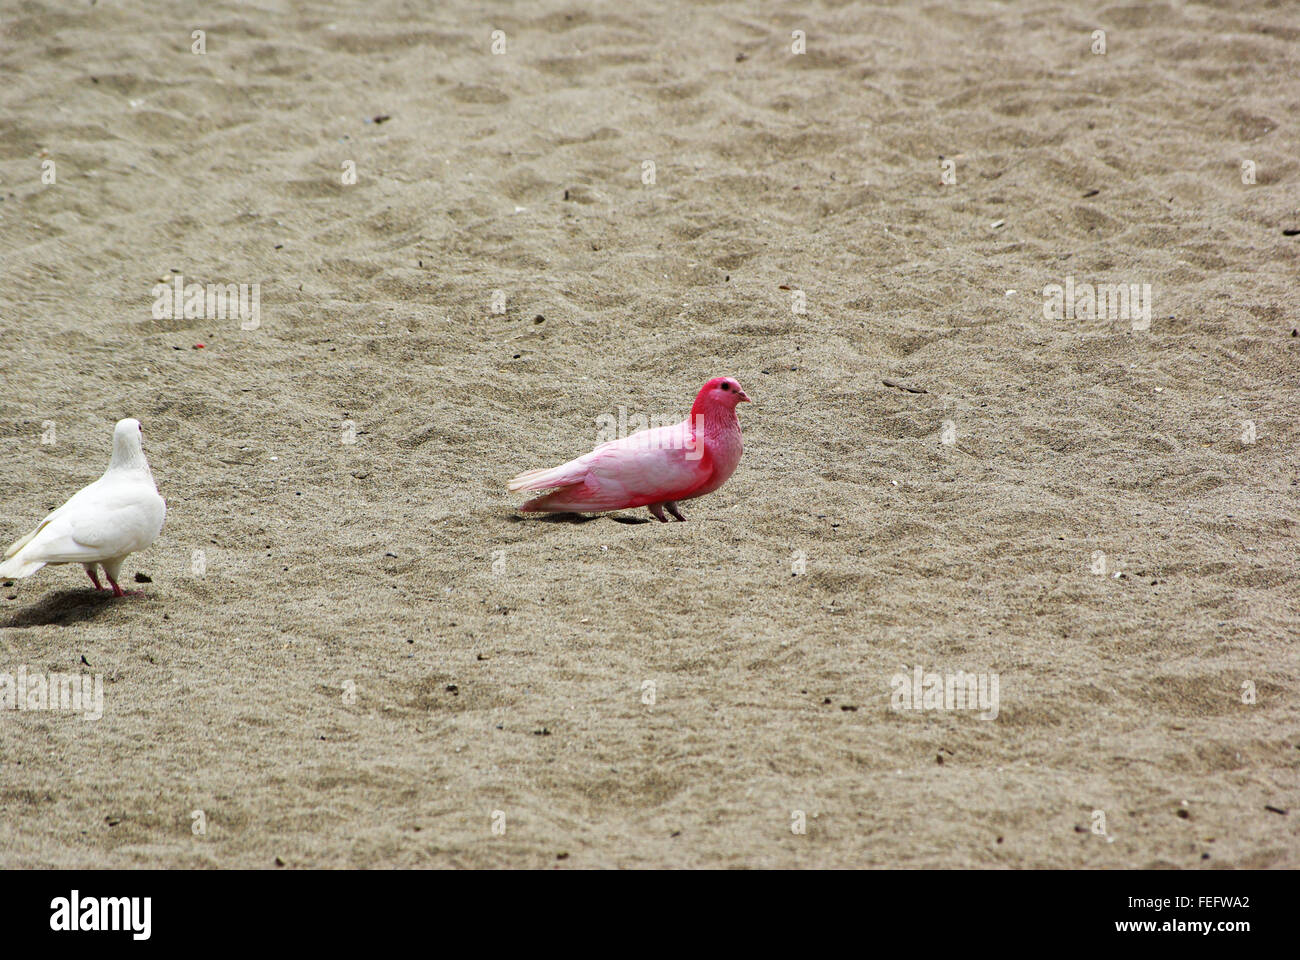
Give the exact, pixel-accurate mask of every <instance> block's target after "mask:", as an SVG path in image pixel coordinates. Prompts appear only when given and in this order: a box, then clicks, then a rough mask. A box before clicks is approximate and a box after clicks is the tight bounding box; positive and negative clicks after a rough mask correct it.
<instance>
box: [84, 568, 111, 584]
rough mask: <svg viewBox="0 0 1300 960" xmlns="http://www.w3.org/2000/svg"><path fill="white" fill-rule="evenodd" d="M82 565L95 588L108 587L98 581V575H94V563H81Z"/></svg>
mask: <svg viewBox="0 0 1300 960" xmlns="http://www.w3.org/2000/svg"><path fill="white" fill-rule="evenodd" d="M82 566H83V567H85V568H86V573H87V574H89V575H90V582H91V583H93V584H94V585H95V589H96V590H107V589H108V587H106V586H104V585H103V584H102V583H100V582H99V577H98V576H96V575H95V564H93V563H83V564H82Z"/></svg>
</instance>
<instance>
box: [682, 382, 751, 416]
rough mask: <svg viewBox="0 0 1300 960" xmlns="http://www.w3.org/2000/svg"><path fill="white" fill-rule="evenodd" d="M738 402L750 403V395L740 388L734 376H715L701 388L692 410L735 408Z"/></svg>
mask: <svg viewBox="0 0 1300 960" xmlns="http://www.w3.org/2000/svg"><path fill="white" fill-rule="evenodd" d="M738 403H749V395H748V394H746V393H745V391H744V390H742V389H740V384H739V383H738V382H737V381H736V380H735V379H734V378H732V377H714V378H713V379H712V380H710V381H709V382H708V383H706V384H705V385H704V386H703V387H701V388H700V392H699V394H698V395H697V396H696V398H695V405H694V406H693V407H691V412H692V413H703V412H704V411H705V410H735V409H736V404H738Z"/></svg>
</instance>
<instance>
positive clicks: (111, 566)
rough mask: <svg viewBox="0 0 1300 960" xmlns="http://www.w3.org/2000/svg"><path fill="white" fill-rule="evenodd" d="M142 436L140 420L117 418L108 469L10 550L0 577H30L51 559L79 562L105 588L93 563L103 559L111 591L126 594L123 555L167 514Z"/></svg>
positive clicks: (145, 540) (145, 542) (151, 536)
mask: <svg viewBox="0 0 1300 960" xmlns="http://www.w3.org/2000/svg"><path fill="white" fill-rule="evenodd" d="M143 436H144V430H143V428H141V426H140V421H139V420H119V421H118V422H117V426H116V427H114V428H113V458H112V459H111V460H110V461H109V462H108V469H107V470H105V471H104V475H103V476H102V477H100V478H99V479H98V480H96V481H95V482H94V483H92V484H90V485H89V486H87V487H83V488H82V489H81V490H78V491H77V493H76V494H75V495H74V496H73V497H72V499H71V500H69V501H68V502H67V503H65V504H64V505H63V506H61V507H59V509H57V510H55V511H54V512H53V513H51V514H50V515H49V516H48V517H46V518H45V519H44V520H42V521H41V522H40V525H39V526H37V528H36V529H35V530H33V531H32V532H31V533H29V534H27V536H25V537H23V538H22V539H21V540H19V541H18V542H17V543H15V544H14V545H13V546H11V547H10V548H9V549H8V550H6V551H5V558H4V562H3V563H0V577H30V576H31V575H32V574H33V573H35V572H36V571H37V570H39V569H41V567H43V566H45V565H46V564H47V563H79V564H81V565H82V566H83V567H85V568H86V573H88V574H90V582H91V583H93V584H94V585H95V589H96V590H106V589H108V588H107V587H104V586H101V585H100V582H99V577H97V576H96V575H95V565H96V564H103V566H104V575H105V576H106V577H108V582H109V583H111V584H112V585H113V596H115V597H120V596H122V595H123V592H124V591H123V590H122V588H121V587H120V586H118V584H117V574H118V571H119V570H121V569H122V561H124V560H125V559H126V558H127V555H128V554H131V553H135V552H136V551H137V550H143V549H144V548H145V547H147V546H149V544H151V543H153V542H154V540H155V539H156V538H157V537H158V532H159V531H160V530H162V525H163V518H164V517H165V516H166V515H167V504H166V503H164V502H163V498H162V497H160V496H159V495H158V488H157V487H156V486H155V485H154V482H153V474H152V473H150V472H149V462H148V461H147V460H145V458H144V448H143V447H142V446H141V440H142V439H143Z"/></svg>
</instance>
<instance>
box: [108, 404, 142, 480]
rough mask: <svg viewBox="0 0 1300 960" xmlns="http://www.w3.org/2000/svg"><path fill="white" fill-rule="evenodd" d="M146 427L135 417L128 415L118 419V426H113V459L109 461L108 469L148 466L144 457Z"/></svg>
mask: <svg viewBox="0 0 1300 960" xmlns="http://www.w3.org/2000/svg"><path fill="white" fill-rule="evenodd" d="M143 441H144V427H142V426H140V421H139V420H136V419H135V418H134V417H127V418H126V419H125V420H119V421H117V426H115V427H114V428H113V459H112V460H110V461H109V464H108V469H110V470H112V469H114V468H115V467H116V468H118V469H121V468H123V467H126V468H129V467H142V466H143V467H146V468H147V467H148V463H147V462H146V461H145V458H144V446H143Z"/></svg>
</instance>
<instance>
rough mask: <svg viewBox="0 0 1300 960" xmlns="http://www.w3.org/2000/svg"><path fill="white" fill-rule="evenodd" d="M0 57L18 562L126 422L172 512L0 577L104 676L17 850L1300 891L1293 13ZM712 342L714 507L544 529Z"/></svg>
mask: <svg viewBox="0 0 1300 960" xmlns="http://www.w3.org/2000/svg"><path fill="white" fill-rule="evenodd" d="M195 31H201V33H200V35H199V36H198V37H196V36H195ZM1098 31H1100V32H1101V36H1100V37H1099V36H1098ZM0 37H2V39H3V44H0V71H2V72H3V75H4V76H5V78H6V81H5V83H4V84H3V85H0V262H2V263H3V269H2V270H0V369H2V370H3V383H4V388H5V389H4V390H3V392H2V393H0V489H3V491H4V495H3V497H0V541H3V543H4V544H7V543H9V542H11V541H12V540H14V539H16V538H18V537H19V536H22V535H23V534H25V533H27V532H28V531H29V530H30V529H31V528H32V527H33V526H34V525H35V524H36V523H37V522H38V521H39V520H40V518H41V517H42V516H43V515H44V514H45V513H46V512H47V511H49V510H50V509H52V508H54V507H57V506H58V505H59V504H60V503H62V502H63V501H64V500H65V499H66V498H67V497H68V496H70V495H71V494H72V493H73V492H75V491H76V490H77V489H78V488H80V487H81V486H83V485H84V484H86V483H89V482H90V481H92V480H94V479H95V478H97V477H98V476H99V475H100V474H101V473H102V471H103V469H104V466H105V465H106V463H107V461H108V455H109V445H110V438H111V436H112V431H113V424H114V422H115V421H117V420H118V419H120V418H123V417H136V418H138V419H139V420H140V421H141V422H142V424H143V426H144V435H145V451H146V453H147V455H148V457H149V462H150V464H151V466H152V469H153V472H154V475H155V477H156V479H157V482H158V488H159V490H160V492H161V493H162V495H163V496H164V497H165V498H166V500H167V505H168V514H167V521H166V525H165V526H164V528H163V530H162V534H161V536H160V537H159V538H158V540H157V542H156V543H154V544H153V546H152V547H150V548H149V549H148V550H147V551H144V552H142V553H139V554H135V555H133V556H132V557H131V558H130V559H129V560H128V562H127V564H126V567H125V568H124V571H123V572H124V576H125V577H126V578H127V580H129V581H131V582H130V583H129V584H127V585H129V586H132V587H134V588H136V589H140V590H142V591H143V592H144V595H143V596H136V597H128V598H123V599H121V600H116V599H113V598H112V597H108V596H105V595H103V594H95V593H94V592H93V591H92V590H91V589H90V583H89V581H88V580H87V578H86V577H85V575H84V573H83V572H82V571H81V569H80V568H79V567H76V566H59V567H49V568H46V569H44V570H42V571H40V572H39V573H38V574H36V575H35V576H33V577H31V578H29V579H23V580H18V581H5V582H4V583H5V585H4V586H3V587H0V674H4V673H8V674H10V675H16V674H17V672H18V670H19V669H20V668H21V669H22V670H23V671H24V672H25V673H26V674H49V673H58V672H71V673H77V674H84V675H85V676H87V677H96V676H97V677H100V678H101V679H102V690H103V711H102V716H101V717H99V718H97V719H89V718H88V717H87V716H85V715H78V714H77V712H76V711H67V710H50V709H47V710H5V711H0V867H11V868H12V867H21V868H48V867H111V868H140V867H173V868H232V867H254V868H266V869H295V868H312V867H329V868H346V867H359V868H377V867H436V868H451V867H480V868H481V867H494V868H505V867H522V868H552V867H554V868H560V869H574V868H578V869H582V868H649V867H670V868H688V867H728V868H731V867H751V868H766V867H780V868H814V867H873V868H896V867H945V868H946V867H983V868H1027V867H1033V868H1073V867H1083V868H1186V869H1222V868H1247V867H1256V868H1258V867H1268V868H1292V869H1294V868H1296V867H1300V828H1298V827H1297V823H1298V822H1300V817H1298V816H1297V809H1296V803H1297V800H1298V799H1300V704H1298V702H1297V694H1296V691H1297V684H1298V681H1300V660H1298V658H1297V638H1298V637H1300V577H1298V575H1297V568H1298V561H1297V553H1298V550H1300V528H1298V526H1297V524H1298V522H1300V453H1298V446H1297V444H1298V441H1300V426H1298V424H1297V406H1296V401H1297V384H1298V382H1300V330H1298V328H1300V313H1298V312H1297V305H1296V303H1297V301H1296V284H1297V277H1298V276H1300V235H1297V231H1300V160H1298V159H1297V157H1298V156H1300V137H1298V136H1297V129H1296V120H1297V118H1298V117H1300V53H1298V52H1300V8H1297V7H1296V6H1295V5H1292V4H1285V3H1270V2H1250V0H1246V2H1234V3H1228V2H1185V3H1181V2H1180V3H1166V4H1159V3H1155V4H1106V3H1097V4H1092V3H1040V2H1024V0H1010V2H992V0H975V2H970V3H961V4H957V3H918V4H911V3H904V2H899V3H890V4H884V5H866V4H852V3H850V4H843V3H817V4H810V5H802V4H788V3H775V2H759V3H741V2H732V0H723V2H717V3H707V4H694V3H687V2H683V0H665V2H650V3H642V4H636V5H623V4H613V3H609V4H592V5H582V4H577V3H569V2H538V0H523V2H519V3H513V4H500V5H494V4H470V3H465V2H462V0H454V2H451V3H446V4H436V5H427V6H426V5H423V4H415V3H408V2H397V0H377V2H371V3H366V4H360V3H356V4H349V3H341V2H309V3H288V2H279V0H261V2H258V3H255V4H244V3H227V2H222V3H213V4H198V3H191V2H182V3H171V4H161V3H148V4H118V3H108V2H104V0H100V2H99V3H97V4H89V3H85V2H82V3H75V4H74V3H71V2H68V3H62V2H58V3H56V2H46V0H33V2H29V3H24V4H21V5H16V4H11V5H10V8H9V9H8V10H7V11H5V12H4V14H3V19H2V21H0ZM198 48H201V50H200V49H198ZM1099 48H1100V49H1099ZM1103 51H1104V52H1103ZM177 278H180V283H181V288H180V289H181V291H182V297H181V298H180V300H181V301H182V302H180V303H178V302H176V301H177V298H176V297H174V296H172V295H171V294H169V293H168V292H167V291H174V290H175V289H176V284H177V282H178V280H177ZM191 284H197V285H199V288H198V289H199V291H200V296H199V297H198V299H196V300H194V301H192V302H190V301H189V298H188V296H187V295H186V294H185V290H186V287H187V286H188V285H191ZM208 285H212V289H213V290H214V291H215V290H216V288H217V287H220V289H221V291H222V293H223V295H224V294H225V293H228V292H230V289H231V286H232V285H233V288H234V294H235V295H234V297H233V299H232V300H231V302H232V303H234V302H237V301H238V294H239V292H240V288H241V285H242V287H243V291H242V292H243V293H244V294H245V303H246V304H247V305H248V308H249V309H248V310H247V311H246V312H245V313H244V314H243V315H240V314H239V312H238V311H236V310H234V309H233V308H232V309H229V310H225V311H222V312H223V313H224V314H225V315H224V316H222V315H218V311H216V310H213V309H209V307H211V306H212V305H213V304H211V303H210V302H209V298H208V295H207V294H208V291H209V286H208ZM1053 288H1059V290H1060V293H1059V296H1058V295H1056V294H1055V293H1054V292H1053ZM1089 289H1091V292H1092V293H1093V294H1094V296H1093V298H1092V300H1091V309H1089V297H1088V291H1089ZM1067 292H1068V294H1069V296H1068V297H1067V296H1066V294H1067ZM1121 293H1122V294H1124V295H1125V298H1126V299H1127V303H1124V302H1121V300H1120V299H1119V297H1120V294H1121ZM1097 294H1100V295H1099V296H1098V295H1097ZM254 298H256V299H254ZM164 301H168V302H164ZM187 303H189V305H190V306H191V307H192V309H189V310H187V309H186V304H187ZM254 303H255V304H256V307H257V309H256V311H253V309H252V307H253V304H254ZM1056 304H1059V306H1060V310H1059V311H1056V310H1055V305H1056ZM254 312H255V314H256V315H255V316H254V315H253V314H254ZM719 375H727V376H733V377H735V378H737V379H738V380H739V381H740V383H741V384H743V385H744V388H745V390H746V391H747V392H748V393H749V395H750V396H751V397H752V398H753V401H754V402H753V403H750V404H745V405H743V406H742V409H741V411H740V417H741V423H742V426H743V430H744V443H745V454H744V457H743V459H742V460H741V462H740V465H739V468H738V469H737V470H736V472H735V474H734V475H733V476H732V478H731V479H730V480H729V482H728V483H727V484H726V485H725V486H723V487H722V488H721V489H720V490H718V491H717V492H715V493H712V494H710V495H709V496H707V497H704V498H701V499H698V500H694V501H691V502H689V503H686V504H684V509H685V512H686V514H687V516H688V517H689V520H688V522H686V523H669V524H661V523H657V522H653V521H651V520H650V517H649V515H648V513H647V512H646V510H644V509H639V510H635V511H625V512H621V513H618V514H613V515H606V516H599V517H594V518H577V517H558V518H544V517H543V518H538V517H535V516H528V517H524V516H521V515H519V514H518V513H517V512H516V511H515V507H516V506H517V505H518V504H519V503H520V502H522V500H523V499H524V498H523V497H521V496H518V495H514V494H510V493H508V492H507V491H506V488H505V481H506V480H507V479H508V478H509V477H511V476H513V475H515V474H516V473H519V472H520V471H523V470H528V469H532V468H541V467H549V466H553V465H555V464H559V463H561V462H563V461H565V460H568V459H570V458H572V457H576V456H578V455H579V454H582V453H585V452H586V451H587V450H589V449H591V447H592V446H594V445H595V443H596V441H597V439H598V434H599V431H600V430H601V429H602V424H604V425H608V424H609V423H610V422H611V418H612V422H614V423H617V424H623V425H632V426H635V424H636V423H637V419H636V418H638V417H644V418H645V419H646V421H647V422H655V423H664V422H671V421H674V420H678V419H681V418H683V417H685V416H686V414H687V412H688V410H689V409H690V405H691V401H692V399H693V398H694V396H695V393H696V391H697V390H698V389H699V387H700V385H701V384H703V383H704V382H705V381H706V380H708V379H709V378H710V377H714V376H719ZM886 381H889V383H892V384H894V385H892V386H891V385H887V383H886ZM137 574H142V575H144V576H145V577H147V578H148V582H141V581H139V580H138V579H137ZM918 669H919V670H920V680H918V681H916V682H915V683H913V680H914V678H916V676H917V674H916V671H917V670H918ZM959 672H960V673H962V674H963V675H965V674H973V675H975V676H976V677H980V678H983V682H984V684H985V685H984V688H983V689H984V690H985V691H986V692H988V693H991V690H992V687H991V686H990V683H991V682H994V681H995V682H996V690H997V697H998V701H997V703H996V705H995V709H990V706H993V705H991V704H988V703H985V704H983V705H982V708H981V709H972V704H969V703H967V704H966V705H965V707H964V708H962V707H954V706H953V705H952V704H951V702H948V701H944V702H931V703H929V704H927V703H926V701H925V698H924V696H923V695H922V696H921V697H920V698H919V701H918V702H917V703H913V699H914V697H913V695H914V694H916V693H922V694H923V691H924V688H925V684H926V680H925V678H926V676H927V675H929V674H933V675H934V676H936V677H938V678H939V682H940V683H941V684H942V683H943V682H944V681H945V680H946V679H947V678H951V677H953V676H955V675H956V674H958V673H959ZM899 678H904V679H903V680H899ZM976 686H978V684H977V685H976ZM900 696H905V697H906V698H907V703H906V704H905V705H904V708H903V709H899V706H900V703H899V697H900ZM917 706H920V709H916V707H917ZM84 712H85V711H83V713H84Z"/></svg>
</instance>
